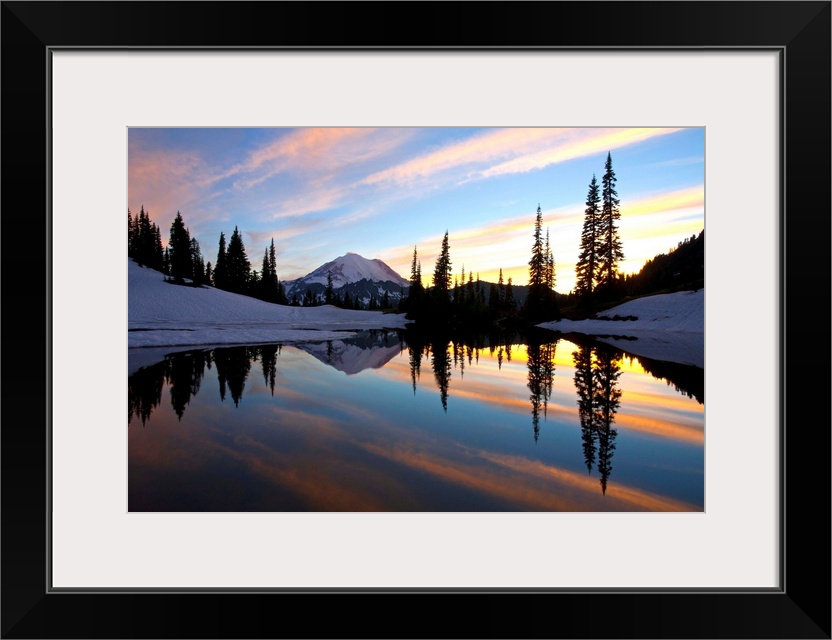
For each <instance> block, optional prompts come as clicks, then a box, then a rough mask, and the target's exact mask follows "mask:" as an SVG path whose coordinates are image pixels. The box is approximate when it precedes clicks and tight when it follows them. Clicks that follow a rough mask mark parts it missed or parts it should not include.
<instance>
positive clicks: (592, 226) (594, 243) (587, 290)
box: [575, 174, 601, 306]
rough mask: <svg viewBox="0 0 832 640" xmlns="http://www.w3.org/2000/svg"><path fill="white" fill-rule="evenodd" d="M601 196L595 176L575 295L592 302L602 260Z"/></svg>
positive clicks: (585, 215) (589, 194)
mask: <svg viewBox="0 0 832 640" xmlns="http://www.w3.org/2000/svg"><path fill="white" fill-rule="evenodd" d="M600 202H601V195H600V193H599V192H598V181H597V180H596V179H595V174H593V175H592V181H591V182H590V183H589V192H588V193H587V195H586V209H584V224H583V229H582V230H581V251H580V254H579V256H578V262H577V264H576V265H575V277H576V280H577V281H576V283H575V293H576V294H578V297H579V298H583V299H584V300H586V301H587V302H589V303H590V306H591V302H592V294H593V292H594V290H595V283H596V281H597V278H598V259H599V258H600V255H599V253H600V237H599V234H598V231H599V229H598V227H599V223H600V209H599V208H598V205H599V203H600Z"/></svg>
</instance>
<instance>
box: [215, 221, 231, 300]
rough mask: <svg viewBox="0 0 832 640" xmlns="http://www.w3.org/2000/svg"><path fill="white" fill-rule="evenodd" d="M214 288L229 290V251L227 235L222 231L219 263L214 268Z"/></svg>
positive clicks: (218, 254) (218, 252)
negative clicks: (227, 249) (226, 242)
mask: <svg viewBox="0 0 832 640" xmlns="http://www.w3.org/2000/svg"><path fill="white" fill-rule="evenodd" d="M214 286H215V287H216V288H217V289H227V288H228V267H227V251H226V248H225V234H224V233H223V232H222V231H220V241H219V249H218V250H217V263H216V265H215V266H214Z"/></svg>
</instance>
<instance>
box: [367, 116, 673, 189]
mask: <svg viewBox="0 0 832 640" xmlns="http://www.w3.org/2000/svg"><path fill="white" fill-rule="evenodd" d="M678 130H679V129H645V128H640V129H556V128H546V129H534V128H528V129H498V130H496V131H489V132H486V133H482V134H478V135H476V136H473V137H471V138H468V139H466V140H463V141H461V142H457V143H453V144H448V145H445V146H443V147H440V148H438V149H436V150H435V151H432V152H430V153H427V154H424V155H421V156H419V157H417V158H413V159H411V160H408V161H406V162H403V163H400V164H398V165H396V166H393V167H390V168H388V169H385V170H383V171H379V172H377V173H374V174H372V175H370V176H367V177H366V178H364V179H363V180H362V183H364V184H395V185H402V184H410V183H414V182H417V181H421V180H425V179H427V178H436V176H437V175H438V174H442V173H445V174H453V178H454V179H458V180H470V179H476V178H487V177H491V176H495V175H501V174H507V173H519V172H524V171H530V170H532V169H540V168H543V167H546V166H548V165H550V164H554V163H557V162H564V161H566V160H571V159H573V158H578V157H581V156H585V155H589V154H592V153H598V152H599V151H607V150H612V149H616V148H619V147H622V146H625V145H628V144H633V143H635V142H641V141H643V140H646V139H648V138H651V137H655V136H659V135H666V134H669V133H673V132H675V131H678ZM460 170H464V172H463V173H460Z"/></svg>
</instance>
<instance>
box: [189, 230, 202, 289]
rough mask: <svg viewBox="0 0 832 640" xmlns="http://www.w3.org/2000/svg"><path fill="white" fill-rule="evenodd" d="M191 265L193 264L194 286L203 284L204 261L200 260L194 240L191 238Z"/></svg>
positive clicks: (200, 255) (199, 253) (196, 243)
mask: <svg viewBox="0 0 832 640" xmlns="http://www.w3.org/2000/svg"><path fill="white" fill-rule="evenodd" d="M191 263H192V264H193V279H194V284H196V285H202V284H205V281H206V280H205V260H203V258H202V252H201V251H200V250H199V242H197V240H196V238H191Z"/></svg>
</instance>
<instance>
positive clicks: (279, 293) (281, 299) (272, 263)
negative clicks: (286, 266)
mask: <svg viewBox="0 0 832 640" xmlns="http://www.w3.org/2000/svg"><path fill="white" fill-rule="evenodd" d="M269 277H270V278H271V284H270V286H272V287H274V293H273V296H274V300H273V302H277V303H278V304H286V294H285V293H284V291H283V286H282V285H281V284H280V279H279V278H278V277H277V260H276V258H275V250H274V238H272V241H271V244H269Z"/></svg>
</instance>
